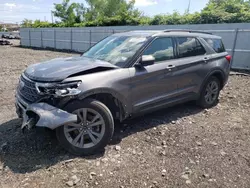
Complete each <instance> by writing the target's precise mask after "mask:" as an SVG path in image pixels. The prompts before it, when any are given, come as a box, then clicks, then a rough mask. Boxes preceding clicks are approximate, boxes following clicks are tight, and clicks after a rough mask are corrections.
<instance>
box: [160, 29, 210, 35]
mask: <svg viewBox="0 0 250 188" xmlns="http://www.w3.org/2000/svg"><path fill="white" fill-rule="evenodd" d="M163 32H188V33H203V34H208V35H212V33H209V32H205V31H198V30H185V29H184V30H183V29H166V30H163Z"/></svg>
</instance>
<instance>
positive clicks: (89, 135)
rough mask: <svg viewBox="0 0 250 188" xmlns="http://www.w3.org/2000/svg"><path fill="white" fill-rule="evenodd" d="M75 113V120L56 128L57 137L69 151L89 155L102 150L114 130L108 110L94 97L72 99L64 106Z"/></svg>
mask: <svg viewBox="0 0 250 188" xmlns="http://www.w3.org/2000/svg"><path fill="white" fill-rule="evenodd" d="M66 109H67V111H68V112H71V113H74V114H76V115H77V119H78V120H77V122H75V123H69V124H67V125H63V126H60V127H59V128H57V129H56V135H57V139H58V140H59V142H60V143H61V145H62V146H63V147H64V148H65V149H66V150H67V151H69V152H70V153H72V154H75V155H91V154H94V153H96V152H98V151H99V150H102V149H103V148H104V147H105V146H106V145H107V144H108V143H109V141H110V139H111V138H112V136H113V132H114V120H113V117H112V114H111V112H110V110H109V109H108V108H107V107H106V106H105V105H104V104H103V103H101V102H99V101H97V100H94V99H86V100H84V101H74V102H72V103H71V104H69V105H68V106H67V107H66Z"/></svg>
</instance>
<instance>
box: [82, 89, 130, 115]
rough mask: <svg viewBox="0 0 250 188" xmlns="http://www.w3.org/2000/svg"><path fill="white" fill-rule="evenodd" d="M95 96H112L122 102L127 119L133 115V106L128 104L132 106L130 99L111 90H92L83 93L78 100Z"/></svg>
mask: <svg viewBox="0 0 250 188" xmlns="http://www.w3.org/2000/svg"><path fill="white" fill-rule="evenodd" d="M95 94H111V95H112V96H113V97H114V98H116V99H118V100H119V101H120V102H121V104H122V108H123V110H124V112H125V114H124V115H125V117H128V116H129V114H131V112H132V111H131V110H132V107H131V105H128V104H130V103H129V101H128V99H127V98H126V97H124V96H123V95H121V94H120V93H118V92H117V91H115V90H113V89H110V88H97V89H92V90H89V91H86V92H84V93H81V94H80V95H79V96H78V97H77V99H78V100H83V99H84V98H87V97H89V96H91V95H95Z"/></svg>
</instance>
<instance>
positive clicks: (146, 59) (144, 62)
mask: <svg viewBox="0 0 250 188" xmlns="http://www.w3.org/2000/svg"><path fill="white" fill-rule="evenodd" d="M154 63H155V58H154V56H152V55H143V56H142V57H141V60H140V62H139V65H141V66H149V65H153V64H154Z"/></svg>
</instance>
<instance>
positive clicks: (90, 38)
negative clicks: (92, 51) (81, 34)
mask: <svg viewBox="0 0 250 188" xmlns="http://www.w3.org/2000/svg"><path fill="white" fill-rule="evenodd" d="M91 40H92V37H91V30H89V47H91V42H92V41H91Z"/></svg>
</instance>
